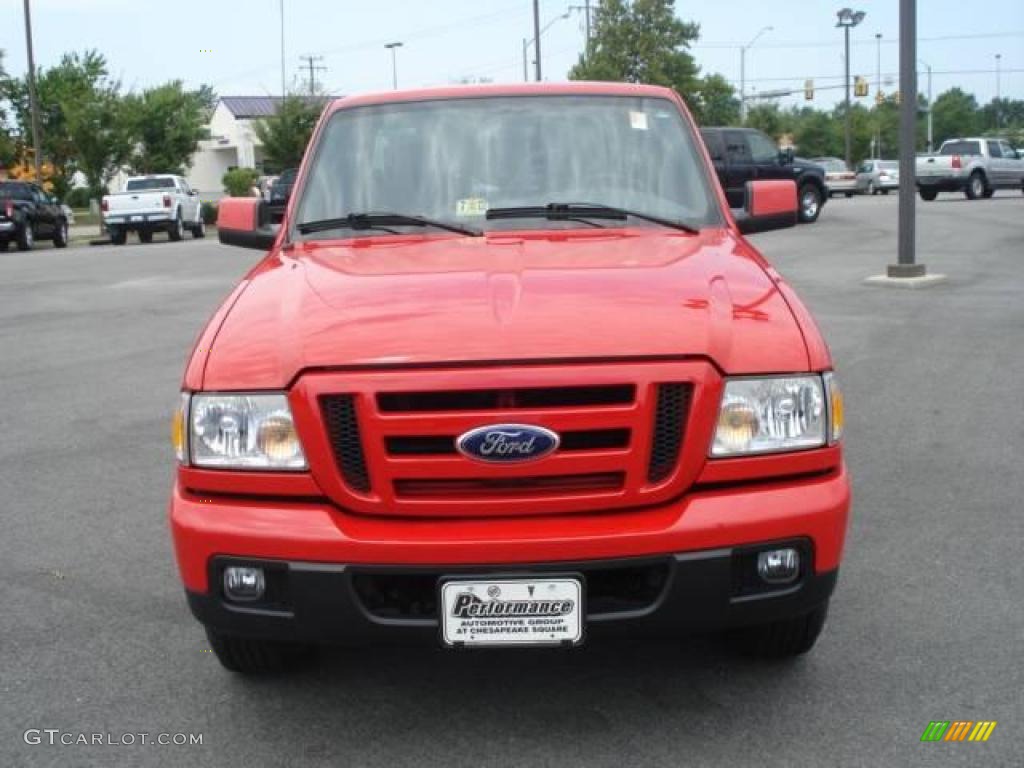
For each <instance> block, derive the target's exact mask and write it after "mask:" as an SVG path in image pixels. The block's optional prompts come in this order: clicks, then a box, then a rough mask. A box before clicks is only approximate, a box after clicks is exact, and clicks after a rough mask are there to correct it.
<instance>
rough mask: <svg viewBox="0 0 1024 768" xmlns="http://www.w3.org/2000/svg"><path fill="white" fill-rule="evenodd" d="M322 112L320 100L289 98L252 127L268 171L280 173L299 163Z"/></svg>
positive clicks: (315, 98)
mask: <svg viewBox="0 0 1024 768" xmlns="http://www.w3.org/2000/svg"><path fill="white" fill-rule="evenodd" d="M322 110H323V99H322V98H319V97H310V96H300V95H296V94H291V95H289V96H286V97H285V98H284V99H283V100H282V101H281V103H280V105H279V106H278V109H277V112H275V113H274V115H273V116H271V117H268V118H265V119H263V120H258V121H257V122H256V123H254V124H253V130H254V131H255V132H256V137H257V138H258V139H259V140H260V144H262V145H263V159H264V166H265V168H266V169H267V170H268V171H271V172H275V173H280V172H281V171H283V170H285V169H287V168H294V167H295V166H297V165H298V164H299V163H301V162H302V156H303V155H304V154H305V152H306V146H307V145H308V144H309V139H310V137H311V136H312V135H313V129H314V128H316V123H317V120H319V119H320V112H321V111H322Z"/></svg>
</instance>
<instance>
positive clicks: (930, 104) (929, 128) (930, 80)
mask: <svg viewBox="0 0 1024 768" xmlns="http://www.w3.org/2000/svg"><path fill="white" fill-rule="evenodd" d="M921 63H922V64H924V68H925V69H927V70H928V151H929V152H932V151H933V150H932V65H931V64H927V63H925V62H923V61H922V62H921Z"/></svg>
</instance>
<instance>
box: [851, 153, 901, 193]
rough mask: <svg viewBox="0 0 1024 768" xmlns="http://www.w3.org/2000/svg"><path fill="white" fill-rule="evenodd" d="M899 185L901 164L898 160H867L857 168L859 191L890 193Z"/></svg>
mask: <svg viewBox="0 0 1024 768" xmlns="http://www.w3.org/2000/svg"><path fill="white" fill-rule="evenodd" d="M899 187H900V164H899V162H898V161H896V160H865V161H864V162H863V163H861V164H860V168H858V169H857V192H860V193H863V194H866V195H877V194H878V193H882V194H883V195H888V194H889V191H890V190H893V189H899Z"/></svg>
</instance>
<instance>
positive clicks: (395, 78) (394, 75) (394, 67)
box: [384, 42, 402, 91]
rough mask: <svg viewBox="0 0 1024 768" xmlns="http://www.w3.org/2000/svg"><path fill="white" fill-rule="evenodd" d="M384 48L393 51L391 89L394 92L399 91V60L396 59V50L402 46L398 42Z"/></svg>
mask: <svg viewBox="0 0 1024 768" xmlns="http://www.w3.org/2000/svg"><path fill="white" fill-rule="evenodd" d="M384 47H385V48H388V49H389V50H390V51H391V87H392V88H393V89H394V90H396V91H397V90H398V62H397V60H396V58H395V49H396V48H401V47H402V44H401V43H398V42H395V43H386V44H385V45H384Z"/></svg>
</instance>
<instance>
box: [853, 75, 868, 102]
mask: <svg viewBox="0 0 1024 768" xmlns="http://www.w3.org/2000/svg"><path fill="white" fill-rule="evenodd" d="M853 95H854V96H856V97H857V98H858V99H860V98H863V97H864V96H867V95H868V81H867V80H865V79H864V78H863V77H861V76H860V75H857V77H855V78H854V80H853Z"/></svg>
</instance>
